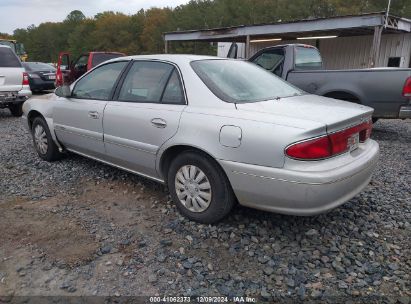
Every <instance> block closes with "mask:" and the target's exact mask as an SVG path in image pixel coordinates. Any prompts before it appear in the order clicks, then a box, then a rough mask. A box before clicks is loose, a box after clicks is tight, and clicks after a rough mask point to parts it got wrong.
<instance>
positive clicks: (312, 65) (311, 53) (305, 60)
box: [295, 47, 323, 70]
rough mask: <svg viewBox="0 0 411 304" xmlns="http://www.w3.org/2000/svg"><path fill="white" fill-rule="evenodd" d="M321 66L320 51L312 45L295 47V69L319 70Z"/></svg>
mask: <svg viewBox="0 0 411 304" xmlns="http://www.w3.org/2000/svg"><path fill="white" fill-rule="evenodd" d="M322 66H323V63H322V59H321V55H320V53H319V52H318V51H317V49H315V48H312V47H297V48H296V50H295V68H296V69H297V70H320V69H321V68H322Z"/></svg>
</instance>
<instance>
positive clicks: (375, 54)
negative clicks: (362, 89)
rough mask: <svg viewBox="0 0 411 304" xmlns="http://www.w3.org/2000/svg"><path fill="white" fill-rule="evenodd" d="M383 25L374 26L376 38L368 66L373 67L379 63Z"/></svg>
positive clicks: (373, 41)
mask: <svg viewBox="0 0 411 304" xmlns="http://www.w3.org/2000/svg"><path fill="white" fill-rule="evenodd" d="M382 31H383V27H382V26H376V27H374V38H373V40H372V46H371V52H370V58H369V61H368V67H369V68H373V67H375V65H376V64H377V61H378V58H379V55H380V45H381V35H382Z"/></svg>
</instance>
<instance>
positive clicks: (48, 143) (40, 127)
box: [31, 117, 63, 161]
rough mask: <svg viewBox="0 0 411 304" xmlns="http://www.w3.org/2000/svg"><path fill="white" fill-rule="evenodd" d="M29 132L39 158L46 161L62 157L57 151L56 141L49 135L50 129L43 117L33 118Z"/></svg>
mask: <svg viewBox="0 0 411 304" xmlns="http://www.w3.org/2000/svg"><path fill="white" fill-rule="evenodd" d="M31 133H32V136H33V143H34V147H35V148H36V151H37V154H38V155H39V156H40V158H42V159H43V160H46V161H55V160H59V159H60V158H61V157H62V155H63V154H62V153H61V152H60V151H59V149H58V147H57V145H56V143H55V142H54V140H53V138H52V137H51V133H50V130H49V128H48V126H47V123H46V121H45V120H44V119H43V118H41V117H37V118H35V119H34V121H33V125H32V127H31Z"/></svg>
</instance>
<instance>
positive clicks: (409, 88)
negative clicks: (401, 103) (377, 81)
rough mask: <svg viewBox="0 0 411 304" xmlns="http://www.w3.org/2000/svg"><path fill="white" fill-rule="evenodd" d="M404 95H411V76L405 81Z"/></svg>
mask: <svg viewBox="0 0 411 304" xmlns="http://www.w3.org/2000/svg"><path fill="white" fill-rule="evenodd" d="M402 96H404V97H411V77H408V79H407V80H406V81H405V84H404V88H403V89H402Z"/></svg>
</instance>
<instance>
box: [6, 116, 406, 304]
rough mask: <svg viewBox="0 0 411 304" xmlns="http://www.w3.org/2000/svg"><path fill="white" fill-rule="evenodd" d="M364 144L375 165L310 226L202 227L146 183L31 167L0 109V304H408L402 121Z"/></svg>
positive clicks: (255, 215) (74, 163)
mask: <svg viewBox="0 0 411 304" xmlns="http://www.w3.org/2000/svg"><path fill="white" fill-rule="evenodd" d="M373 138H374V139H375V140H377V141H378V142H379V144H380V147H381V161H380V166H379V168H378V170H377V172H376V173H375V175H374V178H373V180H372V182H371V184H370V185H369V186H368V187H367V188H366V189H365V191H364V192H362V193H361V194H360V195H358V196H356V197H355V198H353V199H352V200H351V201H350V202H349V203H347V204H345V205H344V206H342V207H340V208H338V209H336V210H334V211H332V212H330V213H328V214H324V215H320V216H315V217H308V218H302V217H293V216H284V215H277V214H270V213H266V212H260V211H256V210H251V209H247V208H243V207H237V208H236V209H235V210H234V212H233V213H232V215H231V216H230V217H229V218H227V219H226V220H224V221H223V222H221V223H220V224H218V225H214V226H205V225H199V224H196V223H193V222H190V221H187V220H186V219H184V218H182V217H181V216H180V215H179V214H178V212H177V211H176V209H175V208H174V206H173V205H172V204H171V203H170V201H169V200H170V199H169V196H168V194H167V192H166V191H165V189H164V188H163V187H162V186H161V185H158V184H156V183H153V182H151V181H148V180H146V179H143V178H140V177H137V176H133V175H131V174H128V173H124V172H122V171H120V170H117V169H114V168H111V167H108V166H106V165H103V164H100V163H97V162H94V161H91V160H88V159H85V158H82V157H79V156H75V155H68V156H67V157H66V158H65V159H63V160H62V161H59V162H56V163H47V162H44V161H41V160H40V159H39V158H38V157H37V156H36V154H35V152H34V149H33V148H32V143H31V138H30V136H29V134H28V133H27V132H26V130H25V129H24V128H23V126H22V124H21V121H20V119H16V118H13V117H11V116H10V115H9V114H8V112H7V111H6V110H0V144H1V145H0V191H1V192H0V231H2V232H1V233H0V234H1V235H0V296H2V297H3V299H6V300H7V299H8V300H10V299H13V296H25V295H60V296H64V295H103V296H127V295H128V296H130V295H147V296H153V295H160V296H195V295H200V296H228V297H232V296H251V297H256V298H259V299H261V300H264V299H265V300H272V301H277V302H283V301H286V300H290V301H300V300H310V301H315V302H318V301H322V302H330V303H336V302H345V301H349V302H350V301H351V303H357V302H364V303H370V302H373V303H376V302H387V303H411V283H410V282H411V224H410V219H411V188H410V181H411V180H410V167H411V165H410V164H411V121H409V120H408V121H399V120H391V121H390V120H382V121H379V122H378V123H376V124H375V128H374V131H373ZM0 302H1V298H0Z"/></svg>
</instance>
